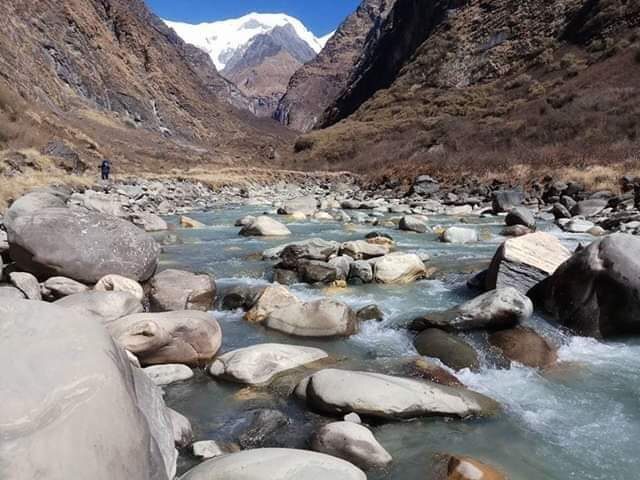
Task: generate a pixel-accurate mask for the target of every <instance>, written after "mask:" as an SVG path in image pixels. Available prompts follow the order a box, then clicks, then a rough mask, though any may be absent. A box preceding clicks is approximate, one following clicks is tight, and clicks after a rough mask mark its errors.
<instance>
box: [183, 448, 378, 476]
mask: <svg viewBox="0 0 640 480" xmlns="http://www.w3.org/2000/svg"><path fill="white" fill-rule="evenodd" d="M366 478H367V476H366V475H365V474H364V472H362V470H360V469H359V468H357V467H356V466H354V465H352V464H350V463H348V462H346V461H344V460H342V459H339V458H335V457H332V456H330V455H325V454H323V453H317V452H309V451H306V450H294V449H289V448H259V449H254V450H245V451H242V452H238V453H233V454H230V455H223V456H220V457H216V458H213V459H211V460H208V461H206V462H204V463H201V464H200V465H198V466H197V467H195V468H193V469H191V470H189V471H188V472H187V473H185V474H184V475H183V476H182V477H180V480H265V479H269V480H301V479H304V480H329V479H331V480H366Z"/></svg>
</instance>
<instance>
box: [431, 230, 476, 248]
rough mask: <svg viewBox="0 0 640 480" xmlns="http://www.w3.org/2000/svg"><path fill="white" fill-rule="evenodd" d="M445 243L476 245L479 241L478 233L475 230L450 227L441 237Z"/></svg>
mask: <svg viewBox="0 0 640 480" xmlns="http://www.w3.org/2000/svg"><path fill="white" fill-rule="evenodd" d="M440 240H442V241H443V242H444V243H457V244H464V243H475V242H477V241H478V232H477V231H476V230H474V229H473V228H464V227H449V228H447V229H446V230H445V231H444V232H442V235H441V236H440Z"/></svg>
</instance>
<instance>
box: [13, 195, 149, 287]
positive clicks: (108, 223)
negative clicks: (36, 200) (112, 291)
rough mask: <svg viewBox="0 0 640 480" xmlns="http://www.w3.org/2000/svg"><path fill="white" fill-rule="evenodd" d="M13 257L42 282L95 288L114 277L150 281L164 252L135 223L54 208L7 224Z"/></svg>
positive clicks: (20, 265)
mask: <svg viewBox="0 0 640 480" xmlns="http://www.w3.org/2000/svg"><path fill="white" fill-rule="evenodd" d="M7 233H8V237H9V245H10V254H11V257H12V258H13V259H14V260H15V262H16V264H17V265H18V266H19V267H20V268H21V269H22V270H24V271H27V272H30V273H33V274H34V275H35V276H36V277H38V278H40V279H47V278H49V277H53V276H64V277H69V278H72V279H74V280H77V281H79V282H82V283H88V284H94V283H96V282H97V281H98V280H100V279H101V278H102V277H104V276H105V275H109V274H112V273H115V274H118V275H122V276H124V277H128V278H131V279H133V280H136V281H140V282H143V281H146V280H147V279H149V278H150V277H151V275H153V273H154V272H155V269H156V267H157V265H158V258H159V255H160V247H159V246H158V244H157V243H156V242H155V240H154V239H153V238H152V237H150V236H149V235H148V234H147V233H145V232H143V231H142V230H140V229H139V228H137V227H136V226H135V225H132V224H131V223H129V222H127V221H125V220H122V219H119V218H115V217H108V216H105V215H102V214H99V213H95V212H89V211H85V210H79V209H69V208H48V209H44V210H39V211H36V212H32V213H26V214H22V215H20V216H18V217H17V218H15V219H14V220H12V221H11V222H10V223H8V224H7Z"/></svg>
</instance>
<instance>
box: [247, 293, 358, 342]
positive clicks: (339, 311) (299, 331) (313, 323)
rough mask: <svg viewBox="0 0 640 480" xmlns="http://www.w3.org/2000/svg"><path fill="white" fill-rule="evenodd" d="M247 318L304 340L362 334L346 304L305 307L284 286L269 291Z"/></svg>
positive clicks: (326, 302)
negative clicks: (304, 338)
mask: <svg viewBox="0 0 640 480" xmlns="http://www.w3.org/2000/svg"><path fill="white" fill-rule="evenodd" d="M245 318H246V319H247V320H248V321H250V322H253V323H260V324H262V325H264V326H265V327H267V328H271V329H273V330H278V331H281V332H284V333H288V334H289V335H294V336H301V337H334V336H349V335H352V334H354V333H356V332H357V330H358V321H357V318H356V314H355V312H354V311H353V310H351V308H349V307H348V306H347V305H345V304H344V303H341V302H337V301H335V300H330V299H322V300H316V301H313V302H307V303H304V302H302V301H300V300H299V299H298V298H297V297H296V296H295V295H293V294H292V293H291V292H289V290H287V289H286V288H285V287H282V286H280V285H277V286H276V285H273V286H269V287H267V288H266V289H265V290H264V292H263V293H262V295H261V296H260V298H259V299H258V301H257V302H256V304H255V305H254V306H253V308H252V309H251V310H249V311H248V312H247V314H246V315H245Z"/></svg>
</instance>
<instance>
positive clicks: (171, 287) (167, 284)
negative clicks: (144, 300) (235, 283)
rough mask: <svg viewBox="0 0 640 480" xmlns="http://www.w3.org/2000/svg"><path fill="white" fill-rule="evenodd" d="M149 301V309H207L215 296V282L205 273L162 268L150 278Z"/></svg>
mask: <svg viewBox="0 0 640 480" xmlns="http://www.w3.org/2000/svg"><path fill="white" fill-rule="evenodd" d="M150 285H151V290H150V293H149V301H150V305H151V311H153V312H170V311H176V310H199V311H202V312H206V311H209V310H211V309H212V308H213V301H214V299H215V296H216V283H215V281H214V279H213V278H212V277H211V276H210V275H207V274H195V273H191V272H185V271H182V270H173V269H170V270H164V271H162V272H160V273H158V274H156V275H154V277H153V278H152V279H151V282H150Z"/></svg>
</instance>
